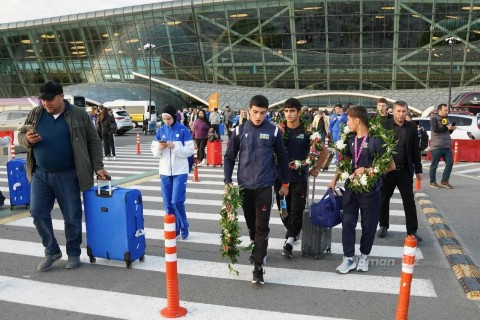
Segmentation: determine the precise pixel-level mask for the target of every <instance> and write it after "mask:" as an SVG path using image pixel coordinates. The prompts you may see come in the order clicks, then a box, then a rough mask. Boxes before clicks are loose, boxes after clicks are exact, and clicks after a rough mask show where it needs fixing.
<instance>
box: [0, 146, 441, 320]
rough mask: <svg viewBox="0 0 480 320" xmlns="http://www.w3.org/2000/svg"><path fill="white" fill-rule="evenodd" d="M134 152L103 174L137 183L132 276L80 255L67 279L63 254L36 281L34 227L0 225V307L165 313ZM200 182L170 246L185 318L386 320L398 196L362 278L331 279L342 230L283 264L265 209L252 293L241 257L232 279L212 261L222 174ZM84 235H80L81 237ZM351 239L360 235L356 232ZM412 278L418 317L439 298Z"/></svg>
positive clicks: (152, 174) (150, 174)
mask: <svg viewBox="0 0 480 320" xmlns="http://www.w3.org/2000/svg"><path fill="white" fill-rule="evenodd" d="M132 150H134V147H118V148H117V161H107V162H106V169H107V170H108V171H109V172H110V173H111V174H112V178H113V183H114V184H115V183H116V182H125V181H127V179H129V177H132V176H139V175H141V176H142V180H141V183H136V182H135V181H130V182H129V185H130V186H129V187H131V188H138V189H140V190H141V192H142V195H143V202H144V208H145V209H144V218H145V228H146V230H145V231H146V239H147V252H146V256H145V261H144V262H139V261H136V262H134V263H133V264H132V269H131V270H130V269H126V268H125V263H123V262H118V261H110V260H105V259H99V258H97V262H96V263H95V264H90V262H89V258H88V257H87V256H86V250H82V256H81V261H82V262H83V264H82V266H81V268H79V269H77V270H75V271H71V270H65V268H64V267H65V260H66V254H64V257H63V258H62V261H61V262H58V263H57V264H56V265H55V267H54V269H53V270H51V271H48V272H46V273H38V272H37V271H36V265H37V264H38V262H39V260H40V258H41V257H43V247H42V245H41V243H40V241H39V239H38V236H37V234H36V230H35V229H34V226H33V222H32V219H31V218H30V217H25V218H21V219H18V220H14V221H11V222H8V223H6V224H5V225H3V226H0V227H1V229H2V231H1V233H0V259H1V261H2V269H1V270H0V305H2V303H13V304H21V305H28V306H36V307H42V308H46V310H51V311H49V312H52V315H56V316H59V315H64V314H65V313H58V312H59V311H58V310H63V311H68V312H73V313H76V314H85V315H91V316H93V317H90V318H89V317H87V316H86V319H87V318H88V319H94V318H95V316H98V317H100V316H104V317H110V318H114V319H160V317H159V310H161V309H162V308H163V307H165V306H166V299H165V298H166V294H165V274H164V272H165V260H164V241H163V240H164V238H163V236H164V232H163V219H162V216H163V215H164V214H165V212H164V211H163V204H162V197H161V194H160V182H159V178H158V160H157V159H154V158H153V157H152V156H151V153H150V151H149V148H146V147H143V148H142V153H141V155H135V154H134V151H132ZM234 175H235V174H234ZM332 175H333V171H329V172H326V173H322V174H320V175H319V177H318V178H317V179H316V190H318V192H317V194H316V195H315V198H316V199H317V200H318V199H320V198H321V197H322V195H323V193H324V191H325V189H326V187H325V186H326V184H327V183H328V182H329V181H330V180H331V177H332ZM199 178H200V182H192V177H190V178H189V182H188V185H187V201H186V207H187V214H188V217H189V221H190V230H191V232H190V235H189V238H188V240H180V239H179V238H178V239H177V256H178V273H179V281H180V300H181V302H180V304H181V305H182V306H184V307H186V308H187V310H188V312H189V313H188V314H187V319H249V318H254V319H272V318H273V319H344V318H346V319H386V318H392V317H393V315H394V310H395V308H396V301H397V295H398V292H399V284H400V273H401V259H402V254H403V239H404V237H405V225H404V217H403V210H402V204H401V199H400V196H399V194H398V191H396V192H395V194H394V196H393V197H392V201H391V209H392V210H391V223H392V224H391V226H390V229H389V235H388V237H387V238H385V239H379V238H376V239H375V244H374V246H373V250H372V253H371V256H370V264H371V265H370V269H369V271H368V272H367V273H357V272H355V271H353V272H351V273H350V274H348V275H339V274H337V273H336V272H335V268H336V266H337V265H338V264H339V263H340V262H341V259H342V255H343V254H342V246H341V228H340V226H337V227H335V228H334V230H333V239H332V252H331V253H327V254H324V255H323V256H322V259H320V260H315V259H314V258H313V257H308V256H302V255H301V252H300V248H301V241H297V242H296V243H295V244H294V250H293V254H294V258H293V259H286V258H285V257H283V256H282V254H281V250H282V247H283V243H284V232H285V230H284V227H283V225H282V223H281V221H280V218H279V216H278V215H277V213H276V212H277V211H276V208H273V209H272V215H271V222H270V228H271V233H270V238H269V248H268V260H267V265H266V267H265V270H266V274H265V282H266V284H265V285H264V286H262V287H261V288H258V287H255V286H254V285H252V284H251V278H252V269H253V267H252V265H251V264H249V263H248V256H249V253H242V255H241V256H240V259H239V263H238V264H236V265H235V268H236V269H237V270H238V271H239V272H240V274H239V276H237V275H234V274H231V273H229V272H228V268H227V261H226V260H223V259H222V258H221V255H220V232H221V230H220V226H219V222H218V221H219V219H220V216H219V211H220V208H221V199H222V194H223V187H224V184H223V168H222V167H215V168H214V167H207V166H204V167H201V168H199ZM0 186H1V187H0V189H1V190H2V191H3V192H4V193H5V194H8V187H7V183H6V176H5V175H4V173H3V172H2V173H1V174H0ZM7 205H8V203H7ZM3 210H8V209H3ZM53 216H54V221H53V228H54V230H55V231H56V234H58V240H59V242H60V244H61V248H62V251H63V252H64V253H65V247H64V244H65V241H64V235H63V230H64V223H63V219H62V218H61V214H60V212H59V210H58V209H55V210H54V215H53ZM419 217H421V216H420V215H419ZM240 226H241V228H242V235H243V237H242V241H243V243H242V245H248V244H249V238H248V232H247V228H246V225H245V222H244V219H243V216H241V217H240ZM83 230H84V232H85V228H84V229H83ZM357 230H360V226H359V225H358V226H357ZM419 231H420V232H422V231H423V232H425V230H419ZM359 234H360V232H358V233H357V243H358V242H359V240H358V238H359ZM84 239H85V238H84ZM62 245H63V246H62ZM84 246H85V240H84ZM358 252H359V250H358V245H357V253H358ZM424 254H425V252H424V250H423V249H422V248H421V247H420V248H418V250H417V259H418V261H420V262H419V264H421V263H422V260H423V259H428V257H424ZM416 271H417V270H416ZM418 271H419V272H418V273H416V274H415V276H414V280H413V285H412V291H411V295H412V297H413V298H412V299H414V301H416V302H415V303H413V304H414V306H416V307H417V308H419V309H418V310H421V305H424V304H430V303H432V301H433V300H435V299H436V298H437V295H438V292H437V290H439V288H436V287H435V286H434V283H433V281H432V277H433V276H434V275H432V274H430V273H427V272H422V270H421V269H419V270H418ZM360 293H361V294H360ZM286 297H287V299H286ZM365 299H367V300H368V301H369V302H368V303H369V304H371V305H372V306H374V309H372V310H370V311H369V312H370V313H369V314H368V315H367V314H366V313H360V314H358V313H356V312H352V310H351V308H350V307H349V306H350V305H359V304H361V303H364V302H365ZM432 299H433V300H432ZM375 301H378V302H375ZM417 304H418V305H417ZM7 306H13V305H10V304H7ZM334 306H335V307H334ZM392 310H393V311H392ZM364 312H365V311H364ZM392 312H393V313H392ZM39 319H41V317H39Z"/></svg>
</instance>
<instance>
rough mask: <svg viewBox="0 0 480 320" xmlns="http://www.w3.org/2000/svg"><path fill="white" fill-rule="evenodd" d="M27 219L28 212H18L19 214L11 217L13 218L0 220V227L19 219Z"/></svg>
mask: <svg viewBox="0 0 480 320" xmlns="http://www.w3.org/2000/svg"><path fill="white" fill-rule="evenodd" d="M27 217H30V212H28V211H24V212H20V213H17V214H15V215H13V216H8V217H5V218H1V219H0V225H2V224H7V223H10V222H13V221H17V220H20V219H23V218H27Z"/></svg>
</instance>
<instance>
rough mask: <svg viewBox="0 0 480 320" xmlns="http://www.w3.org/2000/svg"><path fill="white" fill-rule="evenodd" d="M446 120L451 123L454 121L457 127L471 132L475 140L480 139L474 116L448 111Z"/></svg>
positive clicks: (476, 119)
mask: <svg viewBox="0 0 480 320" xmlns="http://www.w3.org/2000/svg"><path fill="white" fill-rule="evenodd" d="M448 120H449V121H450V122H451V123H455V125H456V127H457V128H459V129H462V130H465V131H467V132H471V134H472V135H473V137H474V138H475V139H476V140H478V139H480V126H479V125H478V118H477V117H476V116H469V115H465V114H457V113H450V114H449V115H448Z"/></svg>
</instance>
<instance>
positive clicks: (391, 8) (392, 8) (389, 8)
mask: <svg viewBox="0 0 480 320" xmlns="http://www.w3.org/2000/svg"><path fill="white" fill-rule="evenodd" d="M382 10H395V7H382Z"/></svg>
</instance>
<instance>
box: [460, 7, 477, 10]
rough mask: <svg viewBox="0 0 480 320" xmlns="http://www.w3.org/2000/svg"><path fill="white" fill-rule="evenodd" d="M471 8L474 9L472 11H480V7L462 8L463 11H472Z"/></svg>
mask: <svg viewBox="0 0 480 320" xmlns="http://www.w3.org/2000/svg"><path fill="white" fill-rule="evenodd" d="M470 8H472V10H480V7H462V10H470Z"/></svg>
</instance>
